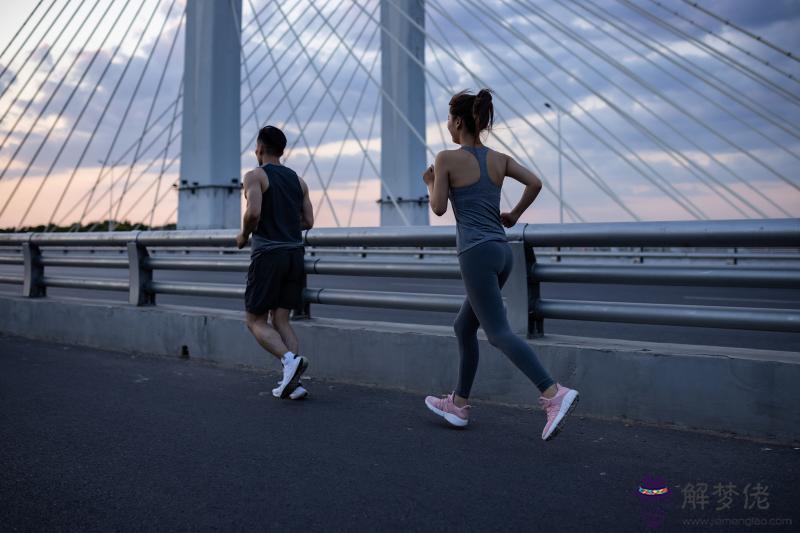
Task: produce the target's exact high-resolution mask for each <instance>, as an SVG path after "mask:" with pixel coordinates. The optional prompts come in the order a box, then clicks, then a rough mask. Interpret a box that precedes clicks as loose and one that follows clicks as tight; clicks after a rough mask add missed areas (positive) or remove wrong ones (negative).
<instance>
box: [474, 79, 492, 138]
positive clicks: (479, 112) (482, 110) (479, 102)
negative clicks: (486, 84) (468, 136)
mask: <svg viewBox="0 0 800 533" xmlns="http://www.w3.org/2000/svg"><path fill="white" fill-rule="evenodd" d="M472 116H473V117H474V119H475V130H476V132H477V133H478V134H480V132H482V131H483V130H491V129H492V124H494V105H493V104H492V91H491V90H490V89H481V90H480V91H478V94H477V95H475V102H474V103H473V104H472Z"/></svg>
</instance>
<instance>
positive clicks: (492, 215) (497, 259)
mask: <svg viewBox="0 0 800 533" xmlns="http://www.w3.org/2000/svg"><path fill="white" fill-rule="evenodd" d="M493 121H494V106H493V105H492V94H491V91H489V90H488V89H482V90H481V91H480V92H478V94H477V95H473V94H470V93H468V92H467V91H462V92H460V93H458V94H456V95H455V96H453V98H451V99H450V113H449V114H448V116H447V129H448V131H449V132H450V135H451V136H452V140H453V142H454V143H456V144H460V145H461V148H460V149H457V150H443V151H441V152H439V153H438V154H437V156H436V161H435V163H434V164H433V165H432V166H431V167H429V168H428V169H427V170H426V171H425V173H424V174H423V177H422V178H423V180H424V181H425V184H426V185H427V186H428V193H429V196H430V205H431V209H432V210H433V212H434V213H435V214H436V215H437V216H442V215H443V214H444V213H445V211H447V199H448V197H449V199H450V203H451V204H452V206H453V213H454V214H455V217H456V230H457V238H456V244H457V247H458V263H459V265H460V267H461V278H462V279H463V280H464V287H465V289H466V292H467V298H466V299H465V300H464V303H463V305H462V306H461V310H460V311H459V313H458V316H457V317H456V320H455V323H454V325H453V328H454V329H455V333H456V337H457V339H458V351H459V354H460V356H461V363H460V367H459V374H458V385H457V387H456V390H455V391H453V392H452V393H450V394H449V395H447V396H444V397H442V398H436V397H434V396H428V397H427V398H425V404H426V405H427V406H428V408H429V409H430V410H431V411H433V412H434V413H436V414H437V415H439V416H441V417H443V418H444V419H445V420H447V421H448V422H449V423H450V424H453V425H454V426H466V425H467V423H468V422H469V411H470V406H469V405H467V401H468V399H469V394H470V389H471V388H472V382H473V381H474V380H475V372H476V371H477V370H478V326H482V327H483V330H484V331H485V332H486V337H487V338H488V339H489V343H491V344H492V346H495V347H496V348H498V349H499V350H500V351H502V352H503V353H504V354H505V355H506V356H507V357H508V358H509V359H511V361H512V362H513V363H514V364H515V365H516V366H517V368H519V369H520V370H522V372H523V373H524V374H525V375H526V376H527V377H528V379H530V380H531V381H532V382H533V383H534V385H536V387H538V388H539V391H540V393H541V395H540V396H539V403H540V405H541V406H542V408H543V409H544V411H545V412H546V413H547V423H546V424H545V426H544V431H542V439H543V440H550V439H552V438H553V437H555V436H556V435H557V434H558V432H559V431H560V430H561V427H562V426H563V424H564V421H565V420H566V418H567V415H569V414H570V412H572V410H573V409H574V408H575V406H576V405H577V403H578V391H576V390H573V389H570V388H567V387H564V386H563V385H560V384H557V383H556V382H555V381H553V379H552V378H551V377H550V374H548V372H547V370H545V369H544V367H542V364H541V363H540V362H539V359H538V358H537V357H536V354H535V353H534V352H533V350H532V349H531V347H530V346H529V345H528V343H527V342H525V341H524V340H523V339H521V338H519V337H518V336H516V335H515V334H514V333H512V332H511V328H510V327H509V325H508V320H507V319H506V313H505V309H504V308H503V299H502V296H501V293H500V289H501V288H502V287H503V285H504V284H505V282H506V280H507V279H508V276H509V274H510V273H511V267H512V260H511V247H510V246H509V244H508V242H507V240H506V233H505V230H503V226H506V227H508V228H510V227H512V226H513V225H514V224H516V222H517V220H518V219H519V217H520V216H521V215H522V213H524V212H525V210H526V209H527V208H528V207H529V206H530V205H531V204H532V203H533V201H534V200H535V199H536V196H537V195H538V194H539V191H540V190H541V189H542V182H541V180H539V178H537V177H536V175H535V174H533V173H532V172H531V171H530V170H528V169H526V168H525V167H523V166H522V165H520V164H519V163H517V162H516V161H514V159H512V158H511V157H509V156H507V155H505V154H501V153H500V152H495V151H494V150H490V149H489V148H488V147H486V146H484V145H483V144H482V143H481V139H480V134H481V132H483V131H484V130H490V129H491V127H492V123H493ZM506 176H508V177H510V178H513V179H515V180H517V181H519V182H520V183H522V184H523V185H525V191H524V192H523V194H522V198H521V199H520V201H519V203H518V204H517V206H516V207H515V208H514V209H513V210H511V211H510V212H508V213H501V212H500V189H501V187H502V185H503V179H504V178H505V177H506Z"/></svg>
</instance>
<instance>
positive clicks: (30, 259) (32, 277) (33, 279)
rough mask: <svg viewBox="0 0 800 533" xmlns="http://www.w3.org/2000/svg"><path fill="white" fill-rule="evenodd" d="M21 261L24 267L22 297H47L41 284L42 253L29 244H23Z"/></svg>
mask: <svg viewBox="0 0 800 533" xmlns="http://www.w3.org/2000/svg"><path fill="white" fill-rule="evenodd" d="M22 259H23V263H24V265H25V278H24V280H23V284H22V295H23V296H26V297H28V298H41V297H42V296H47V288H46V287H45V286H44V284H43V283H42V280H43V279H44V266H42V261H41V259H42V252H41V251H40V250H39V247H38V246H37V245H35V244H33V243H30V242H26V243H23V244H22Z"/></svg>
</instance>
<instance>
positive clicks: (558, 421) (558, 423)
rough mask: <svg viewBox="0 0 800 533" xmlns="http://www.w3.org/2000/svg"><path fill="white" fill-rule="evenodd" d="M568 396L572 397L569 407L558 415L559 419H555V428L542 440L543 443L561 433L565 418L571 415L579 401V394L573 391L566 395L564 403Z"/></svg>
mask: <svg viewBox="0 0 800 533" xmlns="http://www.w3.org/2000/svg"><path fill="white" fill-rule="evenodd" d="M573 393H574V394H573ZM570 395H572V396H571V397H572V402H571V403H570V404H569V407H568V408H567V409H566V411H563V412H561V413H559V416H560V417H561V418H556V421H555V422H553V424H554V425H555V426H556V428H555V429H554V430H553V431H551V432H550V435H549V436H547V438H544V439H542V440H544V441H550V440H553V439H554V438H555V437H556V435H558V434H559V433H561V430H562V429H563V428H564V423H565V422H566V421H567V417H568V416H569V415H570V414H572V411H574V410H575V408H576V407H577V406H578V401H580V394H578V391H575V390H573V391H569V392H568V393H567V395H566V397H565V398H564V401H565V402H566V401H567V400H568V399H569V398H570Z"/></svg>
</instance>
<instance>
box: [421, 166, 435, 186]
mask: <svg viewBox="0 0 800 533" xmlns="http://www.w3.org/2000/svg"><path fill="white" fill-rule="evenodd" d="M422 181H424V182H425V185H433V165H431V166H429V167H428V168H427V170H425V172H424V173H423V174H422Z"/></svg>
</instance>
